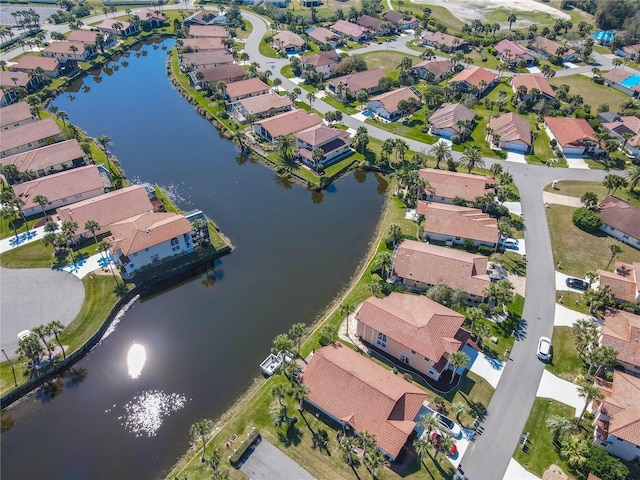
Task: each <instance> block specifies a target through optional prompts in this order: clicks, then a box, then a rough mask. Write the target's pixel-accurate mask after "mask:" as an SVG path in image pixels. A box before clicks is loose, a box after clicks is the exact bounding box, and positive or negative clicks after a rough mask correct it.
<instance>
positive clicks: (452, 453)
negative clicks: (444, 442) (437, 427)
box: [431, 432, 458, 457]
mask: <svg viewBox="0 0 640 480" xmlns="http://www.w3.org/2000/svg"><path fill="white" fill-rule="evenodd" d="M440 437H441V435H440V434H439V433H438V432H433V433H432V434H431V441H432V442H433V443H434V444H435V445H436V448H438V449H440V443H439V440H440ZM457 453H458V447H457V446H456V444H455V443H454V444H453V445H451V449H450V450H449V452H447V455H449V456H450V457H453V456H455V455H456V454H457Z"/></svg>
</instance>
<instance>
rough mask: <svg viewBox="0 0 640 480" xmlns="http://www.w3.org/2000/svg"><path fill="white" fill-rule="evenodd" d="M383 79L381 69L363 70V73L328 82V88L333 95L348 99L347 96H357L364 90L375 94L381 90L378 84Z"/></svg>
mask: <svg viewBox="0 0 640 480" xmlns="http://www.w3.org/2000/svg"><path fill="white" fill-rule="evenodd" d="M382 77H384V72H383V71H382V69H380V68H374V69H373V70H363V71H362V72H356V73H350V74H349V75H343V76H342V77H336V78H332V79H331V80H329V81H328V82H327V88H328V89H329V91H330V92H331V93H333V94H334V95H338V96H341V97H342V98H346V97H347V95H355V94H356V93H358V92H359V91H360V90H362V89H364V90H366V91H367V93H375V92H377V91H379V90H380V88H379V87H378V83H379V82H380V79H381V78H382ZM340 85H342V87H340Z"/></svg>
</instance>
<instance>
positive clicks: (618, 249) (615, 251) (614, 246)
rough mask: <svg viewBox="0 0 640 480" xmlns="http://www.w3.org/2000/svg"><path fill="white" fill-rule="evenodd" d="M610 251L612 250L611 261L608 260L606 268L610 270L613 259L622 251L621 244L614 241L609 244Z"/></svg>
mask: <svg viewBox="0 0 640 480" xmlns="http://www.w3.org/2000/svg"><path fill="white" fill-rule="evenodd" d="M609 251H610V252H611V256H610V257H609V262H607V267H606V268H605V270H609V267H610V266H611V262H613V259H614V258H616V256H617V255H619V254H621V253H622V248H621V247H620V245H618V244H616V243H612V244H610V245H609Z"/></svg>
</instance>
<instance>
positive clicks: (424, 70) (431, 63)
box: [411, 59, 454, 83]
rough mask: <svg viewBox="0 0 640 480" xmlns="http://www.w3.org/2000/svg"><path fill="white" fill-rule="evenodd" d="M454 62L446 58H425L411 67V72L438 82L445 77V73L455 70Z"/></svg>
mask: <svg viewBox="0 0 640 480" xmlns="http://www.w3.org/2000/svg"><path fill="white" fill-rule="evenodd" d="M453 67H454V65H453V62H452V61H451V60H448V59H444V60H424V61H422V62H420V63H417V64H415V65H414V66H413V67H411V74H412V75H417V76H418V77H420V78H421V79H422V80H427V81H428V82H432V83H438V82H440V81H441V80H442V79H443V76H444V74H446V73H449V72H451V71H453Z"/></svg>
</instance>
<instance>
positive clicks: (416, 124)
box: [402, 118, 424, 128]
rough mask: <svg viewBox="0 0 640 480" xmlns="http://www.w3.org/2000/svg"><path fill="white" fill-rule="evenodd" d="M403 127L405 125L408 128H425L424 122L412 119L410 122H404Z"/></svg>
mask: <svg viewBox="0 0 640 480" xmlns="http://www.w3.org/2000/svg"><path fill="white" fill-rule="evenodd" d="M402 125H404V126H405V127H407V128H413V127H423V126H424V120H420V119H417V118H412V119H410V120H405V121H404V122H402Z"/></svg>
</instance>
